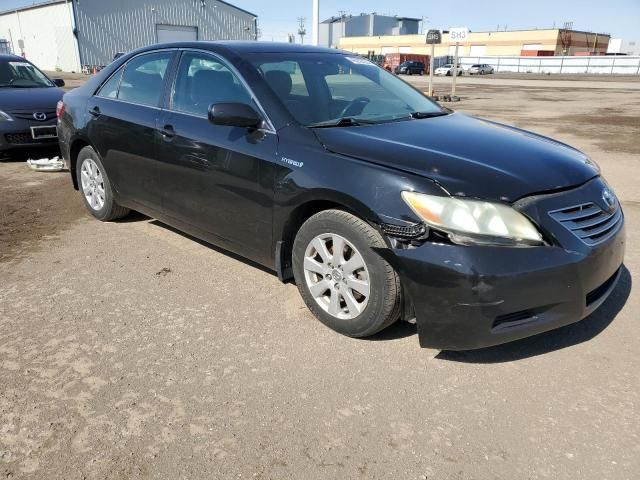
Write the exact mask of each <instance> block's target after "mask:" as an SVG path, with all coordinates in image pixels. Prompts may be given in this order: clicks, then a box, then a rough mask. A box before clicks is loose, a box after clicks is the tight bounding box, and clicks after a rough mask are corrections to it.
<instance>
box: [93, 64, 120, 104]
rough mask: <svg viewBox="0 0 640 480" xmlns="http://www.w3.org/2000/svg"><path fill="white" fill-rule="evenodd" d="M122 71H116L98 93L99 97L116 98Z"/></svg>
mask: <svg viewBox="0 0 640 480" xmlns="http://www.w3.org/2000/svg"><path fill="white" fill-rule="evenodd" d="M122 72H123V69H122V68H121V69H120V70H118V71H117V72H116V73H115V74H114V75H112V76H111V78H110V79H109V80H107V82H106V83H105V84H104V85H102V88H101V89H100V91H99V92H98V96H99V97H104V98H118V87H120V79H121V78H122Z"/></svg>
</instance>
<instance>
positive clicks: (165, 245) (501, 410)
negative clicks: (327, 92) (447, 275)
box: [0, 78, 640, 480]
mask: <svg viewBox="0 0 640 480" xmlns="http://www.w3.org/2000/svg"><path fill="white" fill-rule="evenodd" d="M511 80H513V79H511ZM411 81H415V82H417V83H418V85H419V86H423V85H424V82H425V79H412V80H411ZM501 81H502V80H501V79H498V78H497V79H484V78H483V79H481V81H478V82H475V81H474V83H464V82H462V84H461V85H460V88H459V94H460V95H461V96H462V97H463V101H462V102H460V103H456V104H451V105H450V106H451V107H452V108H455V109H459V110H461V111H464V112H468V113H471V114H476V115H481V116H485V117H488V118H491V119H494V120H499V121H504V122H507V123H512V124H516V125H518V126H520V127H525V128H530V129H532V130H535V131H537V132H541V133H544V134H551V135H553V136H556V137H558V138H559V139H561V140H563V141H566V142H568V143H571V144H573V145H575V146H578V147H579V148H581V149H583V150H585V151H586V152H587V153H589V154H590V155H591V156H592V158H593V159H594V160H596V161H597V162H598V163H599V164H600V165H601V167H602V169H603V171H604V174H605V175H606V177H607V179H608V180H609V182H610V183H611V184H612V186H613V187H614V188H615V189H616V191H617V193H618V194H619V197H620V198H621V200H622V203H623V206H624V209H625V214H626V219H627V225H628V227H627V228H628V238H629V242H628V250H627V261H626V267H627V269H628V270H625V271H624V275H623V278H622V282H621V283H620V284H619V285H618V287H617V289H616V291H615V292H614V294H613V295H612V297H611V298H610V299H609V300H608V301H607V302H606V303H605V305H604V306H603V307H602V308H601V309H600V310H598V311H597V312H595V313H594V314H593V315H592V316H591V317H589V318H588V319H586V320H584V321H583V322H580V323H578V324H575V325H572V326H569V327H566V328H563V329H560V330H557V331H554V332H550V333H547V334H544V335H540V336H537V337H534V338H530V339H527V340H524V341H520V342H516V343H512V344H509V345H505V346H501V347H495V348H490V349H485V350H481V351H476V352H464V353H450V352H440V353H438V352H433V351H429V350H421V349H420V348H419V347H418V343H417V338H416V335H415V328H414V327H412V326H411V325H409V324H397V325H395V326H394V327H392V328H390V329H389V330H388V331H386V332H384V333H383V334H382V335H379V336H378V337H376V338H374V339H372V340H353V339H348V338H345V337H341V336H338V335H337V334H334V333H333V332H331V331H329V330H328V329H326V328H325V327H323V326H322V325H321V324H320V323H319V322H317V321H315V320H314V319H313V318H312V316H311V315H310V314H309V312H308V311H307V310H306V309H305V307H304V305H303V303H302V301H301V299H300V298H299V296H298V293H297V291H296V289H295V287H294V286H293V285H290V284H289V285H282V284H280V283H279V282H278V280H277V279H276V278H275V277H274V276H273V275H271V274H270V273H268V272H265V271H263V270H262V269H259V268H256V267H255V266H253V265H250V264H248V263H246V262H243V261H242V260H239V259H237V258H235V257H233V256H230V255H228V254H225V253H224V252H222V251H219V250H217V249H215V248H211V247H209V246H207V245H203V244H202V243H200V242H197V241H194V240H193V239H191V238H188V237H186V236H184V235H181V234H179V233H177V232H175V231H173V230H172V229H169V228H167V227H165V226H163V225H162V224H160V223H158V222H155V221H153V220H150V219H148V218H145V217H142V216H134V217H132V218H130V219H128V220H126V221H122V222H118V223H110V224H103V223H99V222H97V221H94V220H92V219H91V218H89V216H88V215H87V214H86V213H84V211H83V209H82V206H81V202H80V198H79V196H78V194H77V192H75V191H73V190H72V188H71V186H70V183H69V181H68V177H67V175H68V174H67V173H59V174H45V173H35V172H31V171H29V170H28V169H27V168H26V166H25V165H24V164H23V163H22V162H12V161H8V162H7V161H5V162H2V163H0V228H1V233H0V478H11V479H15V478H28V479H53V478H64V479H125V478H163V479H164V478H166V479H176V478H192V479H202V478H261V479H286V478H292V479H299V478H305V479H312V478H336V479H337V478H339V479H348V478H365V479H371V478H376V479H378V478H379V479H392V478H393V479H452V480H453V479H456V480H462V479H465V480H466V479H507V480H513V479H539V478H549V479H554V480H559V479H610V480H618V479H629V480H632V479H633V480H635V479H637V478H638V472H640V429H639V425H640V412H639V411H638V408H639V405H640V375H639V374H638V372H639V371H640V356H639V355H638V350H639V346H640V333H639V328H638V318H639V317H638V308H639V307H640V305H639V303H640V297H639V295H638V294H637V293H636V292H635V291H633V292H632V288H631V285H632V283H633V282H635V281H638V276H637V272H638V270H639V268H640V243H639V242H638V241H636V237H637V236H638V234H640V231H639V229H640V223H639V221H640V190H639V189H638V187H637V183H638V180H639V178H640V177H639V174H638V171H639V166H640V165H639V163H640V156H639V154H640V148H639V146H638V145H639V144H638V138H639V137H640V124H639V120H638V119H639V118H640V91H639V90H637V89H625V88H619V86H618V84H615V83H612V84H611V85H610V86H609V87H607V88H600V89H597V90H595V89H589V88H577V87H576V85H575V84H574V83H573V82H572V81H570V80H567V81H564V84H565V87H564V88H547V87H544V86H533V87H532V86H527V87H526V88H525V87H514V86H513V85H504V84H502V83H501ZM516 81H517V80H516ZM540 81H541V82H544V80H540ZM421 82H422V83H421ZM599 83H603V82H599ZM604 83H606V82H604ZM527 85H529V84H527ZM578 85H579V84H578ZM461 141H463V139H461ZM514 156H517V152H514Z"/></svg>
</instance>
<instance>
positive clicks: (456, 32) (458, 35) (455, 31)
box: [449, 27, 469, 43]
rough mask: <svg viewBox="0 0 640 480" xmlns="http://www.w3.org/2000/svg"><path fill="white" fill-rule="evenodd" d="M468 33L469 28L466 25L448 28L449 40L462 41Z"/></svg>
mask: <svg viewBox="0 0 640 480" xmlns="http://www.w3.org/2000/svg"><path fill="white" fill-rule="evenodd" d="M467 35H469V29H468V28H467V27H459V28H450V29H449V41H450V42H456V43H459V42H464V41H465V40H466V39H467Z"/></svg>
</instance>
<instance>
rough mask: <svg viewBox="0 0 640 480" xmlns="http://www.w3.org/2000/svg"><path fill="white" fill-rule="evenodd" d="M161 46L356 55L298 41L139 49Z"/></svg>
mask: <svg viewBox="0 0 640 480" xmlns="http://www.w3.org/2000/svg"><path fill="white" fill-rule="evenodd" d="M161 48H198V49H201V50H211V51H216V50H220V49H225V50H228V51H229V50H230V51H232V52H234V53H238V54H242V53H289V52H290V53H294V52H295V53H332V54H340V55H345V54H348V55H354V54H353V53H352V52H347V51H345V50H338V49H335V48H325V47H314V46H312V45H300V44H297V43H283V42H256V41H253V42H252V41H237V40H218V41H197V42H173V43H161V44H156V45H151V46H149V47H144V48H141V49H139V50H138V51H150V50H157V49H161Z"/></svg>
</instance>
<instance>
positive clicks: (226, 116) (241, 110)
mask: <svg viewBox="0 0 640 480" xmlns="http://www.w3.org/2000/svg"><path fill="white" fill-rule="evenodd" d="M209 121H210V122H211V123H213V124H214V125H224V126H227V127H243V128H249V129H257V128H259V127H260V125H262V117H260V115H259V114H258V112H256V111H255V109H254V108H253V107H252V106H251V105H247V104H246V103H213V104H211V105H209Z"/></svg>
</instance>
